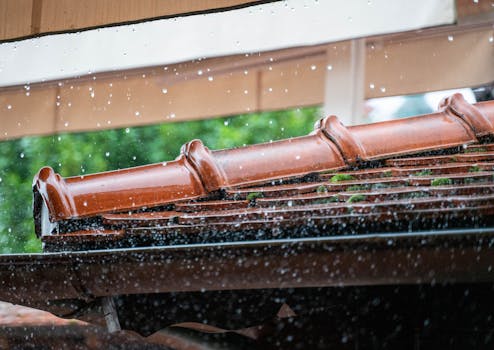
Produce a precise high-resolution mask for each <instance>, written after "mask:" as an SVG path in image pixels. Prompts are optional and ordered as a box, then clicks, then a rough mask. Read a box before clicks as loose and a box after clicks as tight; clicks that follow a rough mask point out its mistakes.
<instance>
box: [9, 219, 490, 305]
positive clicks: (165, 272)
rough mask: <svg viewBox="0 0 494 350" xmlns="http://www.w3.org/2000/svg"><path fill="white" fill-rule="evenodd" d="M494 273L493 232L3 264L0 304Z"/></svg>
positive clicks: (82, 255)
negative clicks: (6, 302) (0, 301)
mask: <svg viewBox="0 0 494 350" xmlns="http://www.w3.org/2000/svg"><path fill="white" fill-rule="evenodd" d="M493 265H494V228H489V229H467V230H464V229H462V230H442V231H423V232H414V233H384V234H368V235H356V236H336V237H318V238H300V239H280V240H266V241H249V242H235V243H214V244H193V245H179V246H166V247H149V248H130V249H115V250H97V251H83V252H63V253H44V254H19V255H3V256H0V300H5V301H9V302H12V303H18V304H24V305H29V306H35V307H38V308H44V309H48V310H52V311H53V310H54V309H53V307H54V306H55V305H56V304H57V303H59V302H60V301H62V300H79V301H84V302H88V303H90V302H91V301H93V300H96V299H97V298H99V297H103V296H115V295H122V294H147V293H165V292H185V291H206V290H229V289H232V290H235V289H260V288H298V287H323V286H326V287H330V286H357V285H389V284H417V283H441V284H442V283H456V282H494V268H493ZM57 300H58V301H59V302H57ZM53 312H55V313H57V312H56V310H55V311H53ZM58 313H60V312H58Z"/></svg>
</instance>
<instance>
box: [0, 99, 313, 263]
mask: <svg viewBox="0 0 494 350" xmlns="http://www.w3.org/2000/svg"><path fill="white" fill-rule="evenodd" d="M319 117H320V110H319V108H316V107H312V108H304V109H295V110H288V111H276V112H265V113H259V114H248V115H240V116H235V117H227V118H218V119H209V120H200V121H191V122H177V123H167V124H162V125H152V126H144V127H135V128H125V129H114V130H106V131H96V132H86V133H77V134H60V135H53V136H43V137H25V138H22V139H18V140H12V141H6V142H0V253H1V254H7V253H19V252H39V251H41V243H40V241H39V240H38V239H37V238H36V236H35V235H34V227H33V220H32V188H31V186H32V179H33V177H34V175H35V174H36V172H37V171H38V170H39V169H40V168H41V167H42V166H45V165H48V166H51V167H52V168H53V169H55V171H56V172H58V173H59V174H61V175H62V176H64V177H66V176H74V175H80V174H89V173H95V172H100V171H106V170H114V169H119V168H126V167H133V166H137V165H143V164H149V163H156V162H161V161H167V160H172V159H174V158H176V157H177V156H178V154H179V151H180V147H181V146H182V145H183V144H184V143H186V142H188V141H190V140H191V139H194V138H198V139H201V140H202V141H203V142H204V144H205V145H206V146H208V147H209V148H210V149H222V148H232V147H239V146H243V145H248V144H255V143H261V142H269V141H270V140H278V139H283V138H288V137H293V136H300V135H306V134H308V133H309V132H310V131H311V130H312V128H313V125H314V122H315V121H316V120H317V119H318V118H319Z"/></svg>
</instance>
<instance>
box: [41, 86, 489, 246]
mask: <svg viewBox="0 0 494 350" xmlns="http://www.w3.org/2000/svg"><path fill="white" fill-rule="evenodd" d="M493 106H494V102H486V103H478V104H476V105H469V104H468V103H466V102H465V101H464V100H463V98H462V97H461V95H454V96H452V97H451V98H449V99H446V100H445V101H444V102H443V103H442V105H441V111H440V112H438V113H434V114H431V115H425V116H419V117H413V118H408V119H402V120H396V121H390V122H383V123H376V124H369V125H361V126H355V127H348V128H346V127H344V126H343V125H341V123H339V122H338V120H337V119H336V118H335V117H333V116H332V117H329V118H326V119H323V120H321V121H320V122H319V123H317V124H316V128H315V131H314V132H313V133H312V134H311V135H308V136H304V137H299V138H294V139H288V140H283V141H278V142H273V143H269V144H261V145H254V146H249V147H243V148H238V149H233V150H221V151H209V150H208V149H207V148H206V147H204V146H203V145H202V143H200V141H193V142H191V143H189V144H187V145H186V146H184V147H183V148H182V154H181V156H180V157H179V158H178V159H177V160H176V161H173V162H167V163H163V164H161V163H160V164H154V165H149V166H143V167H138V168H134V169H125V170H119V171H114V172H109V173H101V174H95V175H87V176H80V177H73V178H67V179H63V178H61V177H60V176H59V175H57V174H55V173H53V171H52V170H51V169H48V168H43V169H42V170H40V173H39V174H38V175H37V177H36V178H35V180H34V191H35V218H36V226H37V232H38V234H40V233H42V232H41V231H42V225H43V224H42V215H41V214H42V212H43V206H46V208H47V209H48V210H47V211H45V214H46V212H47V213H48V214H49V216H50V218H51V221H52V222H57V224H58V232H59V233H58V234H53V235H50V234H48V232H43V233H44V235H43V240H44V242H45V243H46V244H47V245H46V247H47V249H48V250H50V249H54V250H57V249H78V244H79V245H81V243H88V242H100V243H101V242H103V240H104V241H105V242H106V243H105V244H110V242H113V243H114V244H117V246H119V245H118V244H122V246H128V245H139V244H150V243H151V244H154V243H156V242H159V243H169V242H171V241H172V240H173V239H176V238H177V237H178V238H179V241H180V240H186V241H187V240H189V241H190V240H201V241H204V240H206V241H207V240H209V239H221V240H225V239H226V240H227V239H230V238H231V237H232V235H233V236H234V238H235V239H239V238H238V237H241V236H242V235H246V237H249V238H252V237H254V238H255V237H257V236H258V235H262V236H263V237H264V238H266V237H269V236H272V237H274V236H276V235H279V234H283V232H282V231H283V230H286V229H289V231H290V234H295V235H296V234H304V235H305V234H310V235H317V234H318V232H319V231H321V230H324V231H325V232H326V233H328V232H329V233H333V234H338V233H341V231H342V227H346V231H347V232H346V233H368V232H371V231H372V230H378V229H381V230H382V229H384V230H387V229H406V230H411V229H412V230H415V229H421V228H425V229H430V228H441V227H470V226H472V225H475V226H479V225H480V226H482V225H488V224H491V221H492V220H491V219H490V217H489V216H490V215H491V214H492V212H493V210H494V205H493V204H494V194H493V192H494V190H493V189H494V177H493V176H494V172H493V169H494V168H493V166H494V152H493V150H494V144H491V143H487V142H489V140H490V138H491V136H492V135H494V127H493V126H492V124H491V121H492V123H494V107H493ZM417 135H420V137H417ZM44 225H45V228H46V227H50V226H46V223H45V224H44ZM341 226H342V227H341ZM217 232H222V233H224V234H225V235H226V236H221V235H220V237H216V238H212V237H213V236H214V235H212V234H214V233H217ZM280 232H282V233H280ZM294 232H295V233H294ZM297 232H299V233H297ZM227 236H228V237H230V238H226V237H227ZM62 237H63V238H62ZM89 237H91V238H89ZM143 237H145V239H144V241H145V242H146V243H139V242H140V240H142V239H143ZM61 242H63V244H62V243H61ZM125 242H126V243H125ZM62 245H63V246H64V247H62ZM110 245H111V244H110ZM83 246H84V244H83ZM79 248H81V249H82V246H79Z"/></svg>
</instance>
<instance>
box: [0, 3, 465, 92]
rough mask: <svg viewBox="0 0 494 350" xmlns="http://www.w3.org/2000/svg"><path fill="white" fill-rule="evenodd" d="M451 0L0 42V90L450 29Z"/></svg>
mask: <svg viewBox="0 0 494 350" xmlns="http://www.w3.org/2000/svg"><path fill="white" fill-rule="evenodd" d="M454 21H455V5H454V0H414V1H410V0H393V1H389V0H320V1H314V0H311V1H308V0H287V1H280V2H273V3H267V4H262V5H256V6H251V7H247V8H242V9H236V10H231V11H226V12H219V13H211V14H201V15H193V16H186V17H176V18H171V19H161V20H153V21H148V22H143V23H138V24H131V25H121V26H114V27H106V28H100V29H92V30H87V31H82V32H77V33H67V34H54V35H47V36H42V37H39V38H33V39H27V40H21V41H16V42H8V43H3V44H0V86H14V85H22V84H28V83H35V82H42V81H50V80H58V79H64V78H71V77H77V76H81V75H86V74H91V73H99V72H105V71H118V70H124V69H131V68H139V67H148V66H159V65H167V64H172V63H177V62H183V61H188V60H193V59H198V58H209V57H218V56H226V55H233V54H243V53H253V52H261V51H269V50H275V49H282V48H289V47H298V46H307V45H315V44H322V43H328V42H335V41H340V40H345V39H351V38H359V37H366V36H371V35H377V34H387V33H395V32H403V31H408V30H414V29H420V28H425V27H433V26H439V25H445V24H451V23H454Z"/></svg>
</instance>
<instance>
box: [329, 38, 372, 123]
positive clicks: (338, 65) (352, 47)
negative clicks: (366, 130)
mask: <svg viewBox="0 0 494 350" xmlns="http://www.w3.org/2000/svg"><path fill="white" fill-rule="evenodd" d="M325 72H326V73H325V75H326V79H325V85H324V91H325V92H324V114H325V115H330V114H334V115H337V116H338V117H339V118H340V120H341V121H342V122H343V124H345V125H353V124H358V123H359V122H362V119H363V114H364V108H363V105H364V80H365V79H364V78H365V39H357V40H351V41H347V42H342V43H337V44H334V45H330V46H329V47H328V49H327V65H326V70H325Z"/></svg>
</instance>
